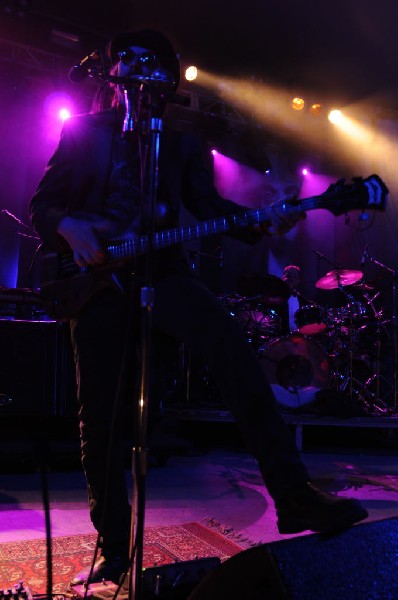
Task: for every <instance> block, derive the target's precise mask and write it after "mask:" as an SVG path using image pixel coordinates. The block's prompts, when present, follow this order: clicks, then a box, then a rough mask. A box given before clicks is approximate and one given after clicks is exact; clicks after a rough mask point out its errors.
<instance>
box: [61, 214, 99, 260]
mask: <svg viewBox="0 0 398 600" xmlns="http://www.w3.org/2000/svg"><path fill="white" fill-rule="evenodd" d="M57 231H58V233H59V234H60V235H62V237H63V238H64V239H65V240H66V241H67V242H68V244H69V246H70V248H71V250H72V252H73V260H74V261H75V263H76V264H77V265H79V267H85V266H87V265H99V264H101V263H103V262H104V261H105V260H106V253H105V251H104V249H103V248H102V246H101V243H100V237H101V234H102V236H103V235H104V234H109V233H110V231H111V223H110V222H109V221H108V220H107V219H104V218H103V217H100V216H93V217H91V218H79V217H71V216H66V217H64V218H63V219H62V220H61V221H60V223H59V225H58V229H57Z"/></svg>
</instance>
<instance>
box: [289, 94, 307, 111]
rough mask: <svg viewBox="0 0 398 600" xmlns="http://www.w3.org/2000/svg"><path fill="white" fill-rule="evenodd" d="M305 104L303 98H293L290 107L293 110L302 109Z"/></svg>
mask: <svg viewBox="0 0 398 600" xmlns="http://www.w3.org/2000/svg"><path fill="white" fill-rule="evenodd" d="M304 106H305V102H304V98H299V97H296V98H293V100H292V109H293V110H303V108H304Z"/></svg>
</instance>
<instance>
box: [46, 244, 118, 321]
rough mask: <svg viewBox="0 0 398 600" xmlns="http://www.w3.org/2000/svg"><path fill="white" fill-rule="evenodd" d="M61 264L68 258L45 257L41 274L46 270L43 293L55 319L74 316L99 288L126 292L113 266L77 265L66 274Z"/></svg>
mask: <svg viewBox="0 0 398 600" xmlns="http://www.w3.org/2000/svg"><path fill="white" fill-rule="evenodd" d="M73 264H74V263H73ZM62 267H63V268H64V269H65V260H64V258H62V259H61V257H60V256H58V255H56V254H49V255H45V256H44V257H43V258H42V277H43V272H45V273H46V275H44V278H43V283H42V285H41V292H40V296H41V298H42V300H43V304H44V307H45V309H46V311H47V314H49V315H50V316H51V317H53V318H54V319H55V320H56V321H68V320H69V319H71V318H72V317H73V316H74V315H75V314H77V313H78V312H79V311H80V310H81V309H82V308H83V307H84V306H85V305H86V304H87V302H89V301H90V300H91V298H93V296H95V294H96V293H97V292H99V291H100V290H103V289H107V288H108V289H109V288H111V289H114V290H116V291H118V292H119V293H123V289H122V287H121V285H120V284H119V282H118V278H117V271H116V270H115V267H114V265H107V266H105V267H100V268H98V267H97V268H93V269H88V270H86V271H82V270H81V269H79V268H78V267H77V265H76V264H74V268H73V269H72V268H68V269H67V270H66V271H67V272H66V273H65V271H64V272H63V271H62ZM60 273H61V276H60Z"/></svg>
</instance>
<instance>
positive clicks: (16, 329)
mask: <svg viewBox="0 0 398 600" xmlns="http://www.w3.org/2000/svg"><path fill="white" fill-rule="evenodd" d="M66 327H67V326H66ZM68 333H69V332H68V330H65V325H64V324H61V323H58V322H56V321H22V320H8V319H0V416H5V415H20V416H43V417H51V416H63V415H65V414H66V413H68V412H69V411H70V410H71V409H70V407H71V406H72V405H73V404H74V400H75V393H76V392H75V371H74V365H73V360H72V353H71V350H70V347H69V339H68Z"/></svg>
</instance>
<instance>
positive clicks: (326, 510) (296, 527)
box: [275, 483, 368, 533]
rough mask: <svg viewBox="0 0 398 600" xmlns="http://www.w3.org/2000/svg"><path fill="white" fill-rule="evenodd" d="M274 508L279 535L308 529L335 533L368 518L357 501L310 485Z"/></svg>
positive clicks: (290, 495) (307, 484)
mask: <svg viewBox="0 0 398 600" xmlns="http://www.w3.org/2000/svg"><path fill="white" fill-rule="evenodd" d="M275 507H276V514H277V517H278V522H277V525H278V530H279V533H299V532H301V531H306V530H311V531H316V532H320V533H333V532H337V531H341V530H343V529H347V528H348V527H350V526H351V525H353V524H354V523H357V522H358V521H362V520H363V519H366V517H367V516H368V512H367V511H366V510H365V509H364V508H363V507H362V506H361V504H360V502H358V500H353V499H351V498H341V497H340V498H339V497H337V496H334V495H333V494H328V493H326V492H322V491H321V490H318V489H317V488H316V487H315V486H314V485H312V484H311V483H306V484H304V485H303V486H302V487H300V488H297V489H295V490H294V491H292V492H291V493H290V494H289V495H287V496H286V497H285V498H284V499H283V500H280V501H276V502H275Z"/></svg>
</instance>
